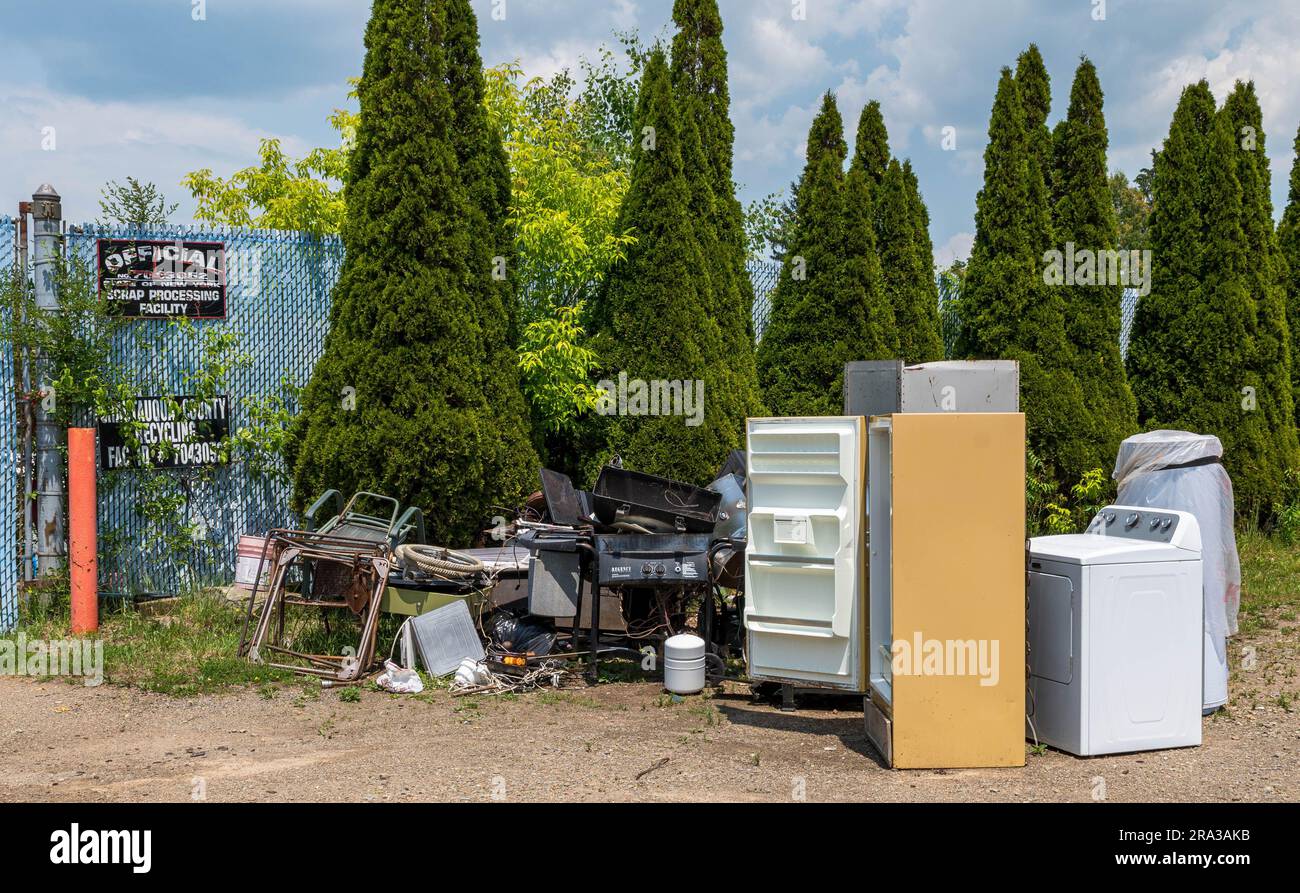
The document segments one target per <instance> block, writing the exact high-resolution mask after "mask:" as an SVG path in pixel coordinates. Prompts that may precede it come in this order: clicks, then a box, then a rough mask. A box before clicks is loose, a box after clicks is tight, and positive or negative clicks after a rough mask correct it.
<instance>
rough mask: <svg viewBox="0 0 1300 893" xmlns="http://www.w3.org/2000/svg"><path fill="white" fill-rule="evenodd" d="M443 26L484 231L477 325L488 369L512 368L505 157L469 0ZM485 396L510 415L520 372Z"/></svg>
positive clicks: (454, 0)
mask: <svg viewBox="0 0 1300 893" xmlns="http://www.w3.org/2000/svg"><path fill="white" fill-rule="evenodd" d="M443 8H444V9H445V13H444V15H445V18H446V23H447V24H446V29H445V32H444V37H443V47H444V50H445V54H446V59H447V75H446V81H447V89H448V91H449V92H450V94H451V107H452V117H453V119H454V120H455V122H456V127H455V129H454V131H453V132H452V133H451V141H452V145H453V146H454V147H455V150H456V161H457V163H458V165H459V166H460V177H461V181H462V182H463V183H464V184H465V188H466V190H467V191H468V193H469V197H470V200H471V202H472V203H473V205H474V207H475V208H476V209H477V210H478V211H480V212H481V213H482V216H483V220H481V221H480V220H477V219H475V220H472V221H469V223H470V224H471V225H472V226H473V227H475V228H476V229H477V228H479V227H484V228H485V230H484V231H485V232H486V233H487V234H488V235H487V236H486V238H487V240H488V241H487V245H488V265H489V266H488V275H487V276H483V277H481V278H476V279H475V281H474V282H472V283H471V287H475V288H477V289H479V290H480V291H481V293H482V299H481V301H480V302H479V303H478V305H477V306H478V309H479V311H480V325H481V326H482V327H483V332H484V336H485V338H486V339H487V343H488V349H489V351H490V352H491V353H492V364H493V366H494V368H505V367H506V365H507V364H509V365H510V366H511V368H514V364H515V363H516V362H517V358H516V354H515V348H516V346H517V345H518V343H519V330H518V316H519V314H518V309H519V305H518V291H517V286H518V281H519V280H518V277H517V275H516V263H515V262H516V259H517V252H516V250H515V238H514V232H513V227H512V224H511V221H510V217H509V214H510V159H509V157H508V156H507V154H506V150H505V146H504V144H503V143H502V140H501V133H500V131H499V130H497V129H496V128H495V127H492V126H491V125H490V124H489V122H488V117H487V108H486V107H485V106H484V104H483V94H484V90H485V84H484V78H483V58H482V56H481V55H480V53H479V35H478V20H477V19H476V18H475V15H474V10H473V8H472V7H471V6H470V3H469V0H443ZM490 385H491V387H492V390H491V391H490V393H489V395H488V399H489V401H490V402H491V403H493V404H494V405H496V404H514V403H515V402H516V401H517V405H510V406H509V415H510V416H511V417H513V416H514V415H516V414H518V413H519V412H525V411H526V410H527V406H526V403H525V402H524V400H523V394H522V391H521V390H520V388H519V379H518V374H517V372H516V373H512V374H507V375H506V376H504V377H503V378H501V379H499V380H496V379H494V380H493V381H492V382H490Z"/></svg>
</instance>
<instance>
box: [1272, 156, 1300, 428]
mask: <svg viewBox="0 0 1300 893" xmlns="http://www.w3.org/2000/svg"><path fill="white" fill-rule="evenodd" d="M1292 146H1293V149H1294V150H1295V159H1296V160H1295V162H1294V163H1293V164H1292V166H1291V180H1290V186H1289V189H1288V191H1287V203H1286V210H1285V211H1284V212H1283V213H1282V223H1281V224H1280V225H1279V226H1278V228H1277V240H1278V248H1279V250H1280V251H1281V252H1282V257H1283V260H1284V261H1285V263H1286V267H1285V272H1286V320H1287V327H1288V329H1289V330H1290V332H1291V395H1292V399H1293V400H1294V406H1295V417H1296V419H1297V420H1300V130H1297V131H1296V136H1295V142H1294V143H1293V144H1292Z"/></svg>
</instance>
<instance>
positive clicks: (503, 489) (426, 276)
mask: <svg viewBox="0 0 1300 893" xmlns="http://www.w3.org/2000/svg"><path fill="white" fill-rule="evenodd" d="M442 9H443V6H442V4H441V3H438V2H434V0H375V2H374V4H373V6H372V9H371V16H370V23H369V25H368V26H367V28H366V39H365V44H366V62H365V68H364V72H363V75H362V78H361V82H360V84H359V85H358V88H357V93H358V98H359V100H360V106H361V123H360V126H359V128H358V131H357V137H356V145H355V148H354V149H353V151H352V155H351V159H350V170H349V176H348V184H347V192H346V198H347V219H346V221H345V224H344V227H343V243H344V247H345V249H346V256H345V259H344V263H343V269H342V270H341V272H340V275H339V281H338V283H337V285H336V286H335V290H334V301H333V306H332V308H331V318H330V323H331V324H330V331H329V333H328V334H327V335H326V338H325V347H324V352H323V355H322V356H321V359H320V360H319V361H318V362H317V364H316V368H315V369H314V370H313V372H312V377H311V381H310V382H309V383H308V385H307V388H306V391H305V393H304V395H303V410H302V413H301V414H300V416H299V417H298V418H297V420H296V421H295V424H294V428H293V431H292V434H291V438H290V443H289V445H288V449H287V458H288V461H289V464H290V467H291V468H292V469H293V477H294V491H295V503H296V505H297V506H298V507H299V508H301V507H302V506H303V505H304V504H305V503H306V502H308V501H310V500H311V499H314V498H315V496H316V495H318V494H319V493H320V492H321V491H322V490H324V489H326V488H329V487H335V488H338V489H340V490H342V491H344V492H345V493H348V492H352V491H354V490H359V489H366V490H373V491H377V492H381V493H385V494H388V495H390V496H393V497H394V498H396V499H398V500H400V501H402V502H403V503H406V504H410V505H416V506H419V507H421V508H422V509H423V510H424V512H425V517H426V521H427V524H428V527H429V532H430V534H431V535H432V536H433V537H435V538H436V540H438V541H441V542H445V543H447V544H449V545H457V544H461V543H467V542H468V541H469V539H470V537H471V535H472V534H473V533H474V531H475V530H477V529H479V528H480V525H481V524H482V523H483V521H484V520H485V519H486V517H487V516H488V515H489V514H490V511H491V507H492V506H493V505H495V504H501V503H506V504H509V503H512V502H513V501H514V500H516V499H518V498H520V497H521V496H523V495H524V494H525V493H526V492H527V491H528V490H529V489H530V488H531V484H532V481H533V480H534V479H535V476H536V466H537V457H536V455H535V453H534V452H533V449H532V447H531V445H530V439H529V431H528V424H527V416H526V414H525V413H524V412H523V411H522V406H523V402H522V398H520V397H519V396H518V394H517V393H516V394H515V395H513V397H512V398H511V399H509V400H506V401H501V402H494V401H493V400H492V399H491V398H490V397H489V395H493V394H499V393H500V391H501V389H503V388H504V387H505V385H504V384H503V382H512V381H514V380H515V374H516V372H515V365H514V363H513V362H508V361H505V360H502V359H500V357H501V354H500V352H499V351H497V350H496V349H495V348H496V344H494V343H493V341H494V339H493V338H490V337H489V335H488V333H487V332H485V329H484V323H483V315H484V313H483V309H482V303H483V301H484V300H485V295H487V294H490V289H486V288H484V287H483V286H482V284H481V283H482V282H483V281H484V280H485V279H487V278H488V277H490V274H491V254H492V250H491V246H492V239H491V235H490V232H489V229H488V227H487V219H486V215H484V214H483V213H481V211H480V210H479V209H478V208H477V206H476V204H475V202H474V201H473V200H472V199H471V196H470V192H469V190H468V189H467V188H466V185H465V183H464V182H463V181H462V177H461V171H460V166H459V164H458V162H457V156H456V148H455V138H454V135H455V134H456V131H457V127H458V126H459V125H458V122H457V121H456V119H455V117H454V106H453V103H452V97H451V95H450V92H449V90H448V81H449V77H448V75H449V69H448V64H447V53H446V51H445V49H444V46H445V39H446V33H447V32H446V27H447V22H446V19H445V17H444V15H443V13H442Z"/></svg>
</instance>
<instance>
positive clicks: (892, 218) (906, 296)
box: [876, 159, 943, 363]
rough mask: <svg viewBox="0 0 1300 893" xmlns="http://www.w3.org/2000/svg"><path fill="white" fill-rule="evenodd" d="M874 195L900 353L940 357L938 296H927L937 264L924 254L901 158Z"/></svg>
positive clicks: (914, 358) (907, 357)
mask: <svg viewBox="0 0 1300 893" xmlns="http://www.w3.org/2000/svg"><path fill="white" fill-rule="evenodd" d="M876 195H877V198H878V201H879V204H878V207H877V209H876V220H877V227H878V236H879V239H880V243H879V247H880V264H881V267H883V269H884V276H885V295H886V297H887V298H888V300H889V304H890V307H891V308H892V310H893V314H894V324H895V326H896V327H897V330H898V357H899V358H900V359H902V360H903V361H904V362H907V363H923V362H927V361H929V360H938V359H942V358H943V341H942V339H941V338H940V337H939V297H938V294H937V293H936V294H935V295H934V299H933V300H930V299H929V297H928V290H927V288H926V282H925V280H926V278H927V277H929V276H930V269H931V267H932V266H933V264H932V262H927V260H926V258H924V257H922V250H923V249H922V246H921V245H920V244H918V239H917V231H916V227H917V220H916V217H915V208H914V207H913V203H912V196H911V194H910V190H909V188H908V183H907V175H906V173H904V171H903V166H902V165H901V164H899V163H898V159H894V160H892V161H890V163H889V167H888V168H887V169H886V171H885V178H884V180H883V181H882V182H881V184H880V186H879V188H878V189H877V190H876Z"/></svg>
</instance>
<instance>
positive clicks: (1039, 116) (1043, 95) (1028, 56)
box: [1015, 43, 1053, 250]
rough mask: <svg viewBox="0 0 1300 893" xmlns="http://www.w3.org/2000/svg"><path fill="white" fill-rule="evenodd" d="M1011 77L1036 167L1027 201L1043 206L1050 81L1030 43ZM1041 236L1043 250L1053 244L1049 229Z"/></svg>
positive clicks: (1048, 168)
mask: <svg viewBox="0 0 1300 893" xmlns="http://www.w3.org/2000/svg"><path fill="white" fill-rule="evenodd" d="M1015 78H1016V89H1017V90H1019V92H1020V105H1021V108H1023V109H1024V112H1025V138H1026V140H1027V141H1028V146H1029V164H1030V167H1031V168H1036V169H1037V170H1036V172H1035V171H1033V170H1031V171H1030V174H1029V180H1030V182H1029V187H1030V196H1029V200H1030V202H1031V203H1032V205H1033V206H1034V207H1047V206H1048V205H1049V204H1050V201H1051V200H1050V198H1049V197H1048V196H1049V194H1050V192H1051V188H1052V133H1051V131H1050V130H1048V128H1047V116H1048V115H1049V114H1051V111H1052V81H1051V78H1049V77H1048V75H1047V66H1046V65H1044V64H1043V55H1042V53H1040V52H1039V51H1038V46H1037V45H1036V44H1032V43H1031V44H1030V45H1029V48H1028V49H1026V50H1025V51H1024V52H1023V53H1021V54H1020V57H1019V58H1018V59H1017V60H1016V75H1015ZM1044 236H1045V238H1046V241H1045V242H1044V243H1043V245H1042V247H1043V249H1044V250H1046V249H1047V248H1049V247H1050V246H1051V245H1052V244H1053V240H1052V238H1051V231H1050V229H1049V230H1047V231H1046V232H1045V233H1044Z"/></svg>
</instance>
